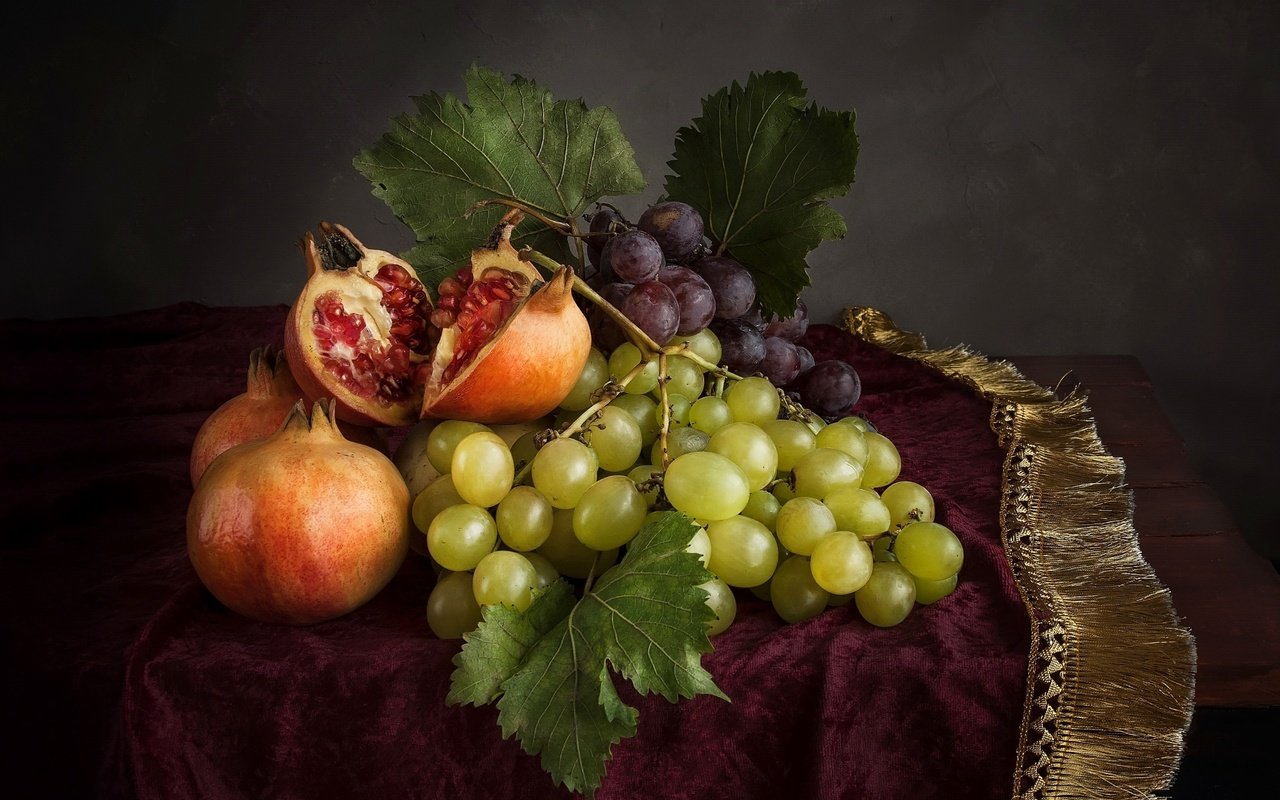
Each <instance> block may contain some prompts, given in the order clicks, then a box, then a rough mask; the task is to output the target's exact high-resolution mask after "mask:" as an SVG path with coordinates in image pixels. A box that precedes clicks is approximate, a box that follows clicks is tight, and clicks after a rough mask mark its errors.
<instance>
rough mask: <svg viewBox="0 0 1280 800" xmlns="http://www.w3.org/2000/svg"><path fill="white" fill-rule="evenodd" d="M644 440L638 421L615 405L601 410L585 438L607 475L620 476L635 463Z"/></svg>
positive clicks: (587, 430) (588, 427)
mask: <svg viewBox="0 0 1280 800" xmlns="http://www.w3.org/2000/svg"><path fill="white" fill-rule="evenodd" d="M643 438H644V437H643V435H642V434H641V433H640V425H639V423H637V422H636V420H635V418H634V417H632V416H631V415H630V414H628V413H627V412H625V411H623V410H622V409H620V408H614V407H613V406H612V405H608V406H605V407H604V408H602V409H600V415H599V416H598V417H596V419H595V420H593V421H592V422H591V424H590V425H588V426H587V428H586V434H585V435H584V439H585V440H586V442H587V444H589V445H591V449H592V450H594V451H595V453H596V458H598V459H599V460H600V469H602V470H604V471H605V472H621V471H622V470H625V469H628V468H630V467H631V465H632V464H634V463H636V459H637V458H639V457H640V448H641V446H642V443H643Z"/></svg>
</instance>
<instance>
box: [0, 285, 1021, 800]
mask: <svg viewBox="0 0 1280 800" xmlns="http://www.w3.org/2000/svg"><path fill="white" fill-rule="evenodd" d="M284 317H285V309H284V308H282V307H260V308H208V307H205V306H201V305H197V304H191V303H184V304H179V305H175V306H170V307H166V308H161V309H157V310H151V311H145V312H138V313H133V314H125V315H119V316H114V317H107V318H99V319H75V320H58V321H43V322H33V321H20V320H10V321H5V322H0V332H2V335H3V340H4V341H5V342H7V343H8V344H9V347H8V348H7V349H8V351H9V354H8V357H7V359H6V360H7V361H8V363H9V370H8V371H7V374H5V376H4V378H3V381H4V386H5V389H6V390H5V391H4V392H3V396H2V397H0V410H2V413H0V430H2V431H3V436H4V438H3V441H4V444H5V447H4V452H5V475H4V480H3V484H2V485H0V492H2V493H3V497H4V503H3V510H2V514H3V516H2V517H0V519H3V524H2V525H0V531H2V533H0V536H2V542H3V548H2V549H0V587H3V598H4V602H3V606H2V609H3V610H2V611H0V625H2V626H3V627H2V628H0V633H2V634H3V637H2V639H0V642H2V644H3V648H4V649H3V652H0V657H2V659H3V669H4V671H5V674H6V678H5V680H4V681H3V692H4V696H3V702H4V708H5V714H4V718H5V719H4V723H3V727H4V733H5V742H4V743H3V745H2V746H3V752H4V758H5V760H6V761H7V762H9V763H8V766H7V767H6V768H5V775H6V778H5V781H6V783H7V784H9V786H10V789H9V790H7V791H6V792H5V794H6V796H8V797H27V796H31V797H104V798H147V799H148V800H149V799H150V798H165V799H166V800H175V799H176V798H201V799H202V800H217V799H218V798H268V797H271V798H312V797H316V798H332V797H396V798H401V797H403V798H417V797H421V798H434V797H449V798H469V797H477V798H482V797H483V798H488V797H506V798H543V797H568V796H570V794H569V793H568V792H567V791H565V790H564V789H563V788H561V787H556V786H554V785H553V784H552V782H551V780H550V778H549V777H548V776H547V775H546V774H545V773H544V772H543V771H542V770H541V768H540V767H539V764H538V760H537V759H536V758H535V757H533V756H530V755H527V754H525V753H524V752H523V751H522V750H521V748H520V745H519V744H518V742H516V741H515V740H514V739H511V740H504V739H503V738H502V735H501V732H500V730H499V728H498V726H497V724H496V720H497V713H496V711H495V710H494V709H493V708H492V707H486V708H480V709H477V708H474V707H463V708H458V707H448V706H446V705H445V703H444V698H445V695H446V693H447V691H448V686H449V677H450V674H451V672H452V670H453V665H452V663H451V659H452V658H453V656H454V654H455V653H456V652H457V650H458V647H459V644H458V643H457V642H445V641H439V640H436V639H435V638H433V637H432V635H431V632H430V630H429V629H428V627H427V624H426V617H425V611H424V609H425V605H426V600H427V595H428V594H429V593H430V591H431V587H432V585H433V582H434V578H433V573H432V571H431V569H430V567H429V565H428V564H427V563H426V561H425V559H423V558H421V557H418V556H414V555H412V554H411V555H410V557H409V559H408V560H407V561H406V563H405V565H404V567H403V569H402V570H401V571H400V573H399V574H398V576H397V577H396V579H395V580H394V581H393V582H392V583H391V585H390V586H389V587H388V588H387V589H386V590H384V591H383V592H382V593H381V594H380V595H379V596H378V597H377V598H375V599H374V600H373V601H372V602H370V603H369V604H368V605H366V606H364V607H363V608H361V609H358V610H357V611H355V612H354V613H352V614H350V615H348V616H346V617H343V618H341V619H338V620H334V621H331V622H327V623H322V624H319V625H314V626H310V627H302V628H290V627H280V626H271V625H265V624H260V623H256V622H252V621H249V620H246V619H243V618H240V617H238V616H236V615H234V614H233V613H231V612H229V611H228V610H226V609H225V608H223V607H222V606H221V605H220V604H219V603H218V602H217V601H216V600H214V599H213V597H212V596H211V595H210V594H209V593H208V592H207V591H206V590H205V589H204V588H203V586H201V584H200V583H199V580H198V579H197V577H196V575H195V573H194V571H193V570H192V568H191V566H190V564H189V562H188V560H187V556H186V546H185V534H184V525H185V510H186V505H187V502H188V500H189V498H190V496H191V487H190V485H189V478H188V473H187V459H188V454H189V450H190V446H191V442H192V440H193V438H194V436H195V432H196V430H197V429H198V428H199V426H200V423H201V422H202V421H203V420H204V419H205V417H206V416H207V415H208V414H209V413H210V412H211V411H212V410H213V409H214V408H215V407H217V406H218V405H219V404H220V403H221V402H223V401H224V400H226V399H227V398H229V397H231V396H233V395H235V394H238V393H240V392H241V391H243V390H244V383H245V370H246V368H247V365H248V356H249V351H250V350H251V349H252V348H254V347H257V346H261V345H265V344H275V345H277V346H279V344H280V343H281V342H282V325H283V321H284ZM805 343H806V344H808V346H809V347H810V348H811V349H812V350H813V352H814V355H815V356H816V357H817V358H818V359H819V360H821V359H826V358H843V359H846V360H848V361H849V362H850V363H852V364H853V365H854V366H855V367H857V369H858V370H859V372H860V374H861V376H862V380H863V399H862V401H861V402H860V403H859V404H858V406H857V408H856V409H855V410H856V411H857V412H858V413H861V414H863V415H865V416H867V417H869V418H870V419H871V420H872V421H873V422H874V424H875V425H876V426H877V427H879V428H880V430H881V431H883V432H884V433H885V434H886V435H888V436H889V437H890V438H891V439H892V440H893V441H894V442H895V443H896V444H897V446H898V448H899V450H900V451H901V453H902V457H903V461H904V468H903V473H902V477H903V478H907V479H911V480H916V481H918V482H920V483H922V484H924V485H925V486H926V487H928V488H929V490H930V491H931V492H932V493H933V494H934V497H935V498H936V500H937V505H938V509H939V514H938V518H939V521H941V522H944V523H945V524H947V525H948V526H950V527H951V528H952V530H954V531H955V532H956V533H957V534H958V535H959V537H960V538H961V540H962V541H963V543H964V547H965V564H964V568H963V570H962V572H961V581H960V585H959V587H958V589H957V590H956V592H955V593H954V594H953V595H952V596H950V597H948V598H946V599H944V600H942V601H941V602H939V603H937V604H936V605H934V606H931V607H927V608H926V607H917V608H916V609H915V611H913V612H912V614H911V615H910V617H908V619H907V620H906V621H905V622H904V623H903V624H901V625H899V626H898V627H896V628H892V629H887V630H881V629H877V628H873V627H872V626H870V625H868V624H867V623H865V622H864V621H862V620H861V618H860V617H859V616H858V614H857V611H856V609H855V608H854V606H853V605H852V604H849V605H846V606H844V607H841V608H833V609H829V610H827V611H826V612H825V613H823V614H822V615H820V616H819V617H817V618H815V619H813V620H810V621H807V622H803V623H800V624H796V625H785V624H783V623H782V621H781V620H780V619H778V617H777V616H776V615H775V614H774V613H773V611H772V609H771V608H770V607H769V606H768V605H767V604H765V603H763V602H761V601H760V600H757V599H756V598H755V597H754V596H752V595H751V594H750V593H749V592H747V591H742V590H739V591H738V593H737V597H738V602H739V609H738V619H737V621H736V622H735V624H734V625H733V626H732V627H731V628H730V629H729V631H728V632H726V633H725V634H723V635H721V636H719V637H718V638H716V639H715V640H714V645H715V651H714V652H713V653H710V654H708V655H707V656H705V657H704V664H705V666H706V667H707V669H708V670H709V671H710V672H711V674H712V676H713V677H714V678H715V680H716V682H717V683H718V684H719V686H720V687H721V689H723V690H724V692H725V693H726V694H728V695H729V696H730V697H731V698H732V702H731V703H725V702H723V701H721V700H718V699H714V698H710V697H699V698H697V699H694V700H690V701H684V702H681V703H679V704H676V705H672V704H668V703H667V702H666V701H665V700H663V699H661V698H659V697H640V696H637V695H636V693H635V692H634V691H632V690H631V688H630V686H629V684H626V683H625V681H622V680H621V679H619V681H618V683H619V686H620V691H621V694H622V697H623V699H624V700H625V701H627V702H628V703H630V704H632V705H634V706H635V707H637V708H638V709H639V712H640V716H639V731H638V733H637V735H636V736H635V737H634V738H632V739H629V740H624V741H623V742H622V743H620V744H619V745H617V746H616V747H615V749H614V753H613V758H612V760H611V762H610V763H609V765H608V774H607V776H606V778H605V782H604V785H603V786H602V788H601V790H600V792H599V794H598V796H599V797H601V798H606V799H608V798H650V797H670V798H708V797H733V798H770V799H772V798H776V797H779V796H787V797H811V798H905V797H911V798H915V799H916V800H921V799H922V798H948V799H954V798H988V797H990V798H997V797H998V798H1004V797H1008V796H1009V795H1010V793H1011V785H1012V777H1013V775H1012V773H1013V765H1014V753H1015V748H1016V747H1017V743H1018V738H1019V733H1018V732H1019V725H1020V723H1021V719H1022V705H1023V698H1024V695H1025V689H1026V670H1027V653H1028V647H1029V624H1028V620H1027V616H1026V611H1025V608H1024V606H1023V604H1022V602H1021V600H1020V599H1019V595H1018V591H1017V588H1016V586H1015V584H1014V582H1013V579H1012V576H1011V574H1010V571H1009V568H1008V566H1007V564H1006V562H1005V559H1004V555H1003V551H1002V549H1001V545H1000V528H999V503H1000V489H1001V487H1000V473H1001V465H1002V461H1003V453H1002V452H1001V451H1000V450H999V449H998V447H997V446H996V443H995V439H994V436H993V434H992V433H991V431H990V430H989V428H988V426H987V420H988V414H989V411H990V408H989V404H988V403H986V402H985V401H983V400H982V399H980V398H978V397H975V396H974V395H973V393H972V392H971V391H970V390H968V389H967V388H965V387H963V386H962V385H960V384H958V383H956V382H953V381H949V380H946V379H944V378H942V377H941V376H940V375H939V374H937V373H936V372H934V371H932V370H931V369H929V368H927V367H923V366H921V365H918V364H915V363H914V362H910V361H908V360H906V359H902V358H899V357H897V356H893V355H890V354H888V353H886V352H884V351H882V350H879V349H877V348H875V347H873V346H871V345H868V344H865V343H863V342H859V341H858V340H856V339H854V338H853V337H852V336H850V335H848V334H846V333H844V332H842V331H839V330H837V329H835V328H833V327H830V326H822V325H816V326H813V327H812V328H811V330H810V332H809V334H808V335H807V337H806V339H805ZM15 345H20V346H15Z"/></svg>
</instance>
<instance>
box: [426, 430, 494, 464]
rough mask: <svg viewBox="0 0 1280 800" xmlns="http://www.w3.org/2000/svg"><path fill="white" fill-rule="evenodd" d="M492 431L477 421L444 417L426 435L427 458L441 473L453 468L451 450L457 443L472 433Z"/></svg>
mask: <svg viewBox="0 0 1280 800" xmlns="http://www.w3.org/2000/svg"><path fill="white" fill-rule="evenodd" d="M481 431H489V432H490V433H492V432H493V431H492V430H491V429H490V428H489V426H488V425H481V424H480V423H479V422H465V421H463V420H460V419H446V420H443V421H442V422H441V423H440V424H439V425H437V426H435V427H434V428H432V429H431V433H430V434H429V435H428V436H427V460H428V461H430V462H431V466H433V467H435V468H436V471H437V472H439V473H440V474H441V475H443V474H445V473H446V472H448V471H449V470H451V469H453V451H454V449H455V448H456V447H457V446H458V443H459V442H461V441H462V440H463V439H465V438H467V437H468V436H470V435H471V434H473V433H480V432H481Z"/></svg>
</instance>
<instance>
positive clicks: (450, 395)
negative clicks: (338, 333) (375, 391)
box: [422, 211, 591, 423]
mask: <svg viewBox="0 0 1280 800" xmlns="http://www.w3.org/2000/svg"><path fill="white" fill-rule="evenodd" d="M522 218H523V215H522V214H520V212H518V211H512V212H510V213H508V214H507V215H506V216H505V217H503V219H502V222H500V223H499V224H498V227H497V228H496V229H495V230H494V233H493V235H492V236H491V237H490V240H489V242H488V244H486V245H485V246H484V247H481V248H479V249H477V250H475V251H473V252H472V254H471V263H470V264H469V265H467V266H466V267H463V268H462V269H461V270H459V271H458V273H457V274H456V275H454V276H453V277H450V278H445V279H444V280H443V281H441V283H440V287H439V292H438V294H439V297H438V302H437V305H436V308H435V310H434V311H433V312H432V314H431V324H432V326H433V327H434V328H436V329H438V330H439V342H438V344H437V345H436V349H435V354H434V357H433V359H432V364H431V373H430V378H429V379H428V381H427V383H426V389H425V391H424V393H423V398H422V417H423V418H437V419H462V420H469V421H472V422H486V423H499V422H527V421H529V420H532V419H536V418H537V417H541V416H544V415H546V414H548V413H550V412H551V411H552V410H553V409H554V408H555V407H556V406H557V405H559V404H560V401H561V400H563V399H564V398H565V395H567V394H568V393H569V390H570V389H572V388H573V385H574V383H575V382H577V380H578V375H579V374H580V373H581V372H582V367H583V365H584V364H586V363H587V355H588V354H589V353H590V352H591V328H590V326H589V325H588V324H587V318H586V317H585V316H583V314H582V310H581V309H579V308H578V306H577V304H576V303H575V302H574V301H573V270H571V269H569V268H568V267H561V268H560V269H559V270H558V271H557V272H556V273H555V274H554V275H553V276H551V278H550V279H549V280H546V281H543V279H542V275H541V274H540V273H539V272H538V270H537V269H536V268H535V267H533V266H532V265H530V264H529V263H528V262H525V261H522V260H521V259H520V256H519V254H518V253H517V252H516V250H515V248H514V247H512V246H511V232H512V231H513V230H514V229H515V227H516V225H518V224H519V223H520V220H521V219H522Z"/></svg>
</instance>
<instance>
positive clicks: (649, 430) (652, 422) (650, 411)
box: [609, 394, 662, 447]
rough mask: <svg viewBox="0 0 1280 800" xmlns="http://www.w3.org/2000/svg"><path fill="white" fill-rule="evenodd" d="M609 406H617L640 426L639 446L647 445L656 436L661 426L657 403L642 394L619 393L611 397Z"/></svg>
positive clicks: (651, 442)
mask: <svg viewBox="0 0 1280 800" xmlns="http://www.w3.org/2000/svg"><path fill="white" fill-rule="evenodd" d="M609 408H617V409H620V410H622V411H625V412H627V413H628V414H630V415H631V418H632V419H634V420H635V421H636V424H637V425H639V426H640V446H641V447H648V446H649V445H651V444H653V441H654V440H655V439H657V438H658V430H659V429H660V428H661V427H662V415H661V414H659V412H658V404H657V403H655V402H653V399H652V398H650V397H646V396H645V395H642V394H620V395H618V396H617V397H615V398H613V402H612V403H610V404H609Z"/></svg>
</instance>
